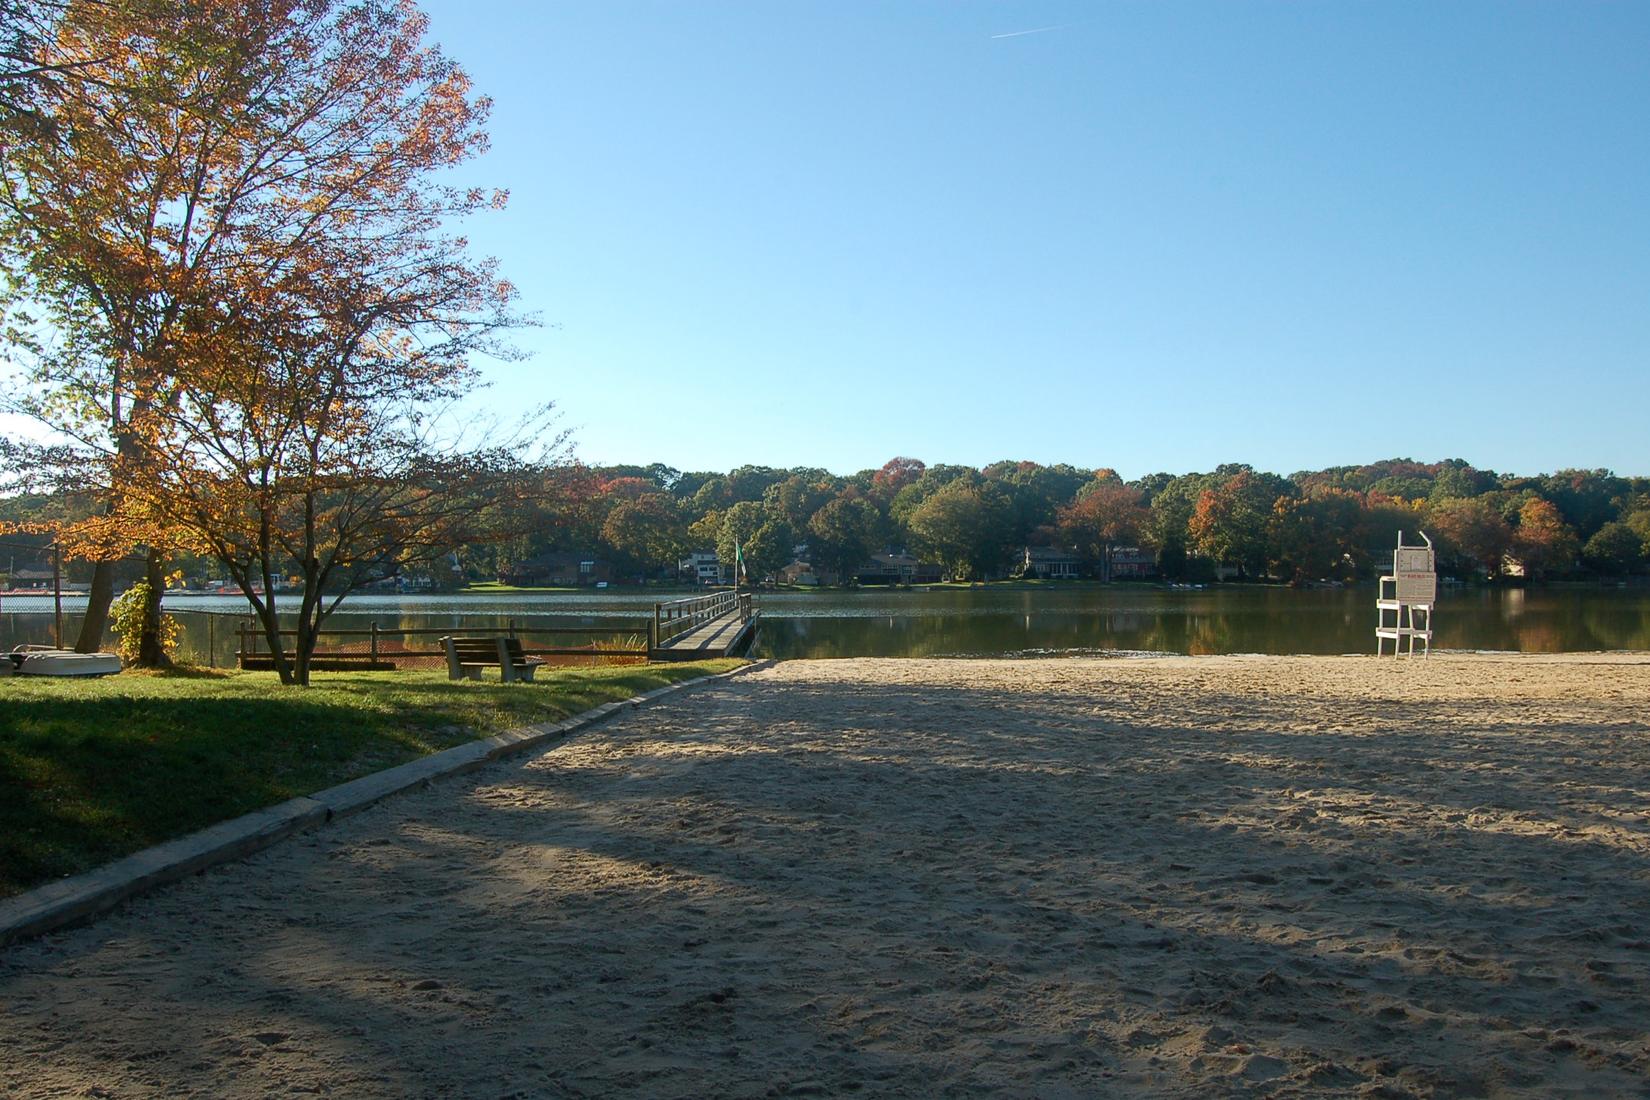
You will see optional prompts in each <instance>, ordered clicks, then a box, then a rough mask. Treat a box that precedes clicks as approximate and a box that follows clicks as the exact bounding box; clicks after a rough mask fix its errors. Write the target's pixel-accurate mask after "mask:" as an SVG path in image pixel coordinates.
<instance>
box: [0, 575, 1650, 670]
mask: <svg viewBox="0 0 1650 1100" xmlns="http://www.w3.org/2000/svg"><path fill="white" fill-rule="evenodd" d="M659 598H661V594H660V593H654V592H646V591H624V590H613V591H605V592H588V593H586V592H578V593H572V592H543V593H457V594H448V595H430V596H390V595H361V596H354V597H351V598H350V599H349V600H348V601H347V602H346V603H345V604H344V610H342V611H340V612H339V613H338V614H337V615H335V616H334V617H333V618H332V619H331V620H329V623H330V625H333V626H335V627H339V628H351V629H363V628H365V627H366V626H367V625H368V624H369V623H373V622H376V623H377V624H378V626H379V627H380V628H385V629H411V628H442V629H462V628H464V627H466V626H470V627H475V626H481V625H488V626H502V625H504V624H505V623H507V622H510V621H511V620H515V621H516V622H517V623H519V624H521V625H523V626H531V625H540V626H546V625H555V626H581V627H588V628H590V629H591V630H592V631H598V630H603V629H613V628H616V627H624V626H627V625H634V626H635V628H636V629H643V627H642V624H643V623H644V622H645V620H646V619H647V618H648V617H649V616H650V615H651V614H652V607H653V603H654V601H655V600H657V599H659ZM665 598H670V597H669V596H668V595H666V597H665ZM758 599H759V603H760V606H761V608H762V627H761V630H760V632H759V633H758V635H757V640H756V645H755V649H754V651H753V653H754V655H756V656H761V657H780V658H796V657H871V656H876V657H882V656H890V657H900V656H910V657H950V656H1020V657H1026V656H1061V655H1082V654H1106V655H1133V654H1149V653H1192V654H1209V653H1373V652H1374V648H1375V636H1374V628H1375V606H1374V600H1375V590H1374V588H1373V587H1372V586H1371V587H1361V588H1349V589H1333V590H1311V591H1298V590H1293V589H1286V588H1263V587H1249V586H1227V587H1219V588H1208V589H1169V588H1156V587H1149V586H1136V585H1113V586H1109V587H1105V586H1095V585H1073V586H1071V587H1060V586H1044V587H1038V588H1029V589H1008V588H933V589H928V590H921V589H918V590H889V589H859V590H854V591H832V590H827V591H819V592H780V593H769V594H762V595H760V596H759V597H758ZM79 606H80V602H79V601H75V600H70V599H65V616H64V617H65V635H66V637H68V638H70V639H71V640H72V638H73V631H74V629H75V628H76V627H77V626H78V621H77V615H76V612H77V611H78V609H79ZM167 608H168V610H169V611H171V612H173V613H175V614H176V615H177V617H178V619H179V621H180V622H181V623H182V624H183V628H184V651H185V654H186V656H188V657H189V658H190V659H192V660H198V661H201V662H202V663H205V661H206V660H207V654H208V651H209V649H210V651H211V655H212V658H211V659H212V660H213V661H215V663H217V664H219V665H223V664H227V663H232V662H233V655H234V649H235V641H234V634H233V632H234V623H235V621H236V620H237V619H239V618H241V617H244V615H245V612H246V604H245V601H244V600H242V599H240V598H239V597H227V596H219V597H201V596H191V597H179V598H169V599H168V601H167ZM214 620H215V621H214ZM1435 629H1436V635H1435V639H1434V642H1435V648H1440V649H1458V650H1521V651H1526V652H1539V653H1558V652H1576V651H1587V650H1611V649H1639V650H1645V649H1650V589H1646V588H1631V589H1613V588H1612V589H1601V588H1582V587H1575V588H1570V587H1564V588H1540V589H1530V590H1524V589H1518V588H1485V589H1446V590H1445V591H1444V593H1443V595H1442V597H1441V599H1440V601H1439V605H1438V611H1437V622H1436V626H1435ZM51 639H52V614H51V600H50V599H49V598H46V599H43V598H33V597H28V598H25V597H10V596H8V597H4V598H0V648H10V647H11V646H12V645H15V644H17V643H18V642H38V643H45V642H50V641H51Z"/></svg>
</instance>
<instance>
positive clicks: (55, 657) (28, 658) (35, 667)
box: [0, 645, 120, 676]
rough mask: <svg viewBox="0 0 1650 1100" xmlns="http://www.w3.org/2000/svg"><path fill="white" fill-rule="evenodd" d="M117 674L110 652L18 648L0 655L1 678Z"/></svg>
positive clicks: (34, 647) (116, 660)
mask: <svg viewBox="0 0 1650 1100" xmlns="http://www.w3.org/2000/svg"><path fill="white" fill-rule="evenodd" d="M119 671H120V658H119V657H118V656H116V655H115V654H113V653H76V652H75V651H74V650H72V649H52V648H51V647H49V646H34V645H20V646H18V647H17V648H16V649H14V650H12V651H11V652H10V653H3V654H0V676H5V675H8V674H16V675H18V676H108V675H109V674H110V673H114V672H119Z"/></svg>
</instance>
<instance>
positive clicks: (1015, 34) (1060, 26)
mask: <svg viewBox="0 0 1650 1100" xmlns="http://www.w3.org/2000/svg"><path fill="white" fill-rule="evenodd" d="M1076 25H1077V24H1076V23H1056V24H1054V26H1052V27H1032V28H1031V29H1030V30H1029V31H1005V32H1004V33H1002V34H994V35H992V36H991V37H992V38H1019V37H1020V36H1021V35H1022V34H1042V33H1043V32H1044V31H1063V30H1065V29H1066V28H1067V27H1075V26H1076Z"/></svg>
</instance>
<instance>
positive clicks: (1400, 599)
mask: <svg viewBox="0 0 1650 1100" xmlns="http://www.w3.org/2000/svg"><path fill="white" fill-rule="evenodd" d="M1420 535H1421V539H1422V541H1423V542H1425V543H1426V545H1425V546H1405V545H1404V533H1403V532H1402V531H1399V532H1398V548H1397V549H1396V550H1394V551H1393V552H1392V573H1391V575H1390V576H1385V577H1382V578H1381V588H1380V592H1379V593H1378V594H1377V596H1376V600H1375V615H1376V620H1375V655H1376V656H1377V657H1379V656H1381V655H1382V653H1383V652H1384V650H1385V646H1386V640H1387V639H1388V638H1391V639H1392V655H1393V656H1394V657H1398V656H1402V655H1403V653H1404V652H1405V650H1406V647H1407V650H1408V652H1409V655H1410V656H1411V657H1413V656H1415V640H1416V639H1417V638H1419V639H1420V640H1421V643H1422V648H1421V655H1422V656H1423V657H1430V656H1431V655H1432V609H1433V605H1434V604H1436V603H1437V602H1438V569H1437V563H1436V559H1435V558H1434V556H1433V552H1432V540H1431V539H1430V538H1427V533H1426V532H1425V531H1422V532H1420ZM1389 616H1390V618H1389Z"/></svg>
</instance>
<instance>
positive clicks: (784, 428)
mask: <svg viewBox="0 0 1650 1100" xmlns="http://www.w3.org/2000/svg"><path fill="white" fill-rule="evenodd" d="M424 7H425V8H426V10H427V11H428V12H429V13H430V15H431V17H432V23H433V25H432V36H433V37H434V38H435V39H436V40H437V41H439V42H441V43H442V45H443V46H444V47H445V48H446V49H447V51H448V52H449V53H450V54H452V55H453V56H455V57H456V58H457V59H458V60H459V61H460V62H461V63H462V64H463V65H464V66H465V68H466V69H467V70H468V71H469V72H470V73H471V75H472V77H473V78H474V80H475V83H476V86H477V89H478V90H479V91H481V92H482V93H484V94H487V95H489V96H491V97H492V98H493V99H494V102H495V106H494V114H493V121H492V125H491V127H490V129H491V132H492V135H493V150H492V152H491V153H489V154H488V155H487V156H486V157H485V158H484V159H483V160H481V161H479V162H477V163H476V164H474V165H472V166H469V167H467V168H466V169H465V170H464V175H465V178H466V179H467V180H470V179H473V180H475V181H477V182H483V183H486V184H489V185H497V186H502V187H506V188H508V189H509V190H510V191H511V201H510V205H509V207H508V209H506V210H505V211H504V212H502V213H498V214H493V215H490V216H487V217H484V218H480V219H478V220H476V221H475V222H474V223H472V224H471V225H470V226H469V227H468V230H469V235H470V237H471V239H472V240H473V241H474V242H475V244H476V246H477V248H478V249H479V250H481V251H483V252H486V253H489V254H492V255H496V256H498V257H499V258H500V260H501V261H502V263H503V266H504V269H505V273H506V275H507V276H508V277H510V278H511V279H512V280H513V281H515V282H516V283H517V285H518V286H519V287H520V288H521V291H522V295H523V305H524V306H525V307H526V308H527V309H529V310H531V311H533V312H535V313H536V314H537V315H538V316H539V317H540V318H541V319H542V320H543V321H544V322H545V327H543V328H539V329H536V330H533V331H530V332H527V333H524V334H523V335H522V337H521V339H520V340H519V343H520V345H521V346H522V347H523V348H525V349H527V350H529V351H531V352H533V353H534V354H533V356H532V358H531V359H530V360H529V361H527V362H524V363H513V364H501V365H490V366H489V367H488V373H489V374H490V375H491V376H492V377H493V378H494V379H496V385H495V387H494V389H493V391H492V392H491V396H490V397H489V398H488V400H489V401H491V402H492V403H494V405H495V406H496V407H498V408H500V409H508V408H511V407H513V406H515V405H518V404H520V403H523V402H525V401H529V400H543V399H553V400H555V401H556V402H557V403H558V405H559V406H560V408H561V410H562V412H563V416H564V419H563V423H564V425H566V426H567V427H569V428H572V429H573V430H574V432H575V442H576V445H577V448H578V452H579V454H580V456H581V457H582V458H584V459H585V460H586V461H590V462H598V463H600V462H649V461H663V462H667V463H669V464H671V465H674V466H678V467H681V468H684V469H726V468H728V467H731V466H734V465H738V464H741V463H746V462H751V463H761V464H768V465H775V466H790V465H800V464H807V465H822V466H826V467H829V468H831V469H834V470H837V471H840V472H848V471H852V470H855V469H859V468H862V467H866V466H874V465H880V464H881V463H882V462H884V461H885V460H887V459H888V458H890V457H892V456H894V455H912V456H915V457H919V458H922V459H924V460H926V461H928V462H930V463H932V462H963V463H970V464H981V463H985V462H989V461H992V460H995V459H999V458H1016V459H1018V458H1029V459H1035V460H1038V461H1043V462H1056V461H1065V462H1072V463H1074V464H1078V465H1084V466H1112V467H1115V468H1116V469H1118V470H1119V471H1121V472H1122V473H1123V474H1124V475H1125V476H1129V477H1132V476H1137V475H1139V474H1143V473H1146V472H1149V471H1153V470H1160V469H1167V470H1172V471H1176V472H1181V471H1186V470H1192V469H1208V468H1212V467H1213V466H1214V465H1216V464H1218V463H1220V462H1226V461H1247V462H1251V463H1253V464H1255V465H1256V466H1259V467H1262V468H1266V469H1271V470H1276V471H1279V472H1289V471H1292V470H1297V469H1306V468H1317V467H1321V466H1325V465H1330V464H1342V463H1358V462H1366V461H1371V460H1374V459H1378V458H1383V457H1391V456H1396V455H1404V456H1409V457H1414V458H1417V459H1422V460H1434V459H1439V458H1445V457H1463V458H1467V459H1469V460H1470V461H1473V462H1474V463H1476V464H1478V465H1481V466H1487V467H1492V468H1495V469H1498V470H1503V471H1512V472H1519V473H1533V472H1537V471H1543V470H1551V469H1555V468H1558V467H1561V466H1582V467H1594V466H1606V467H1611V468H1613V469H1615V470H1617V472H1620V473H1640V474H1643V473H1650V444H1647V440H1650V433H1647V432H1646V430H1645V412H1646V410H1647V409H1650V369H1647V368H1650V361H1647V359H1650V356H1647V352H1650V126H1647V125H1646V118H1647V117H1650V5H1645V4H1636V3H1634V4H1630V3H1615V4H1597V3H1584V2H1577V3H1564V4H1557V3H1533V4H1531V3H1510V2H1495V3H1472V2H1454V3H1450V4H1437V3H1353V2H1345V3H1341V2H1337V3H1225V2H1222V3H1208V4H1203V3H1185V4H1171V3H1144V2H1140V3H1104V4H1102V3H1082V4H1077V3H1034V2H1025V3H1017V4H987V3H966V4H965V3H939V2H925V3H917V2H904V3H876V4H872V3H856V4H839V3H829V4H828V3H813V2H787V3H738V4H733V3H712V2H692V3H687V2H682V3H678V2H669V3H666V2H653V3H625V2H612V0H602V2H599V3H582V2H581V3H561V2H554V0H551V2H545V3H503V2H496V3H488V2H482V0H464V2H460V0H425V3H424ZM1049 27H1052V28H1055V29H1051V30H1038V29H1039V28H1049ZM1028 30H1038V33H1031V34H1013V32H1019V31H1028ZM1009 35H1012V36H1009ZM1004 36H1008V37H1004Z"/></svg>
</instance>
